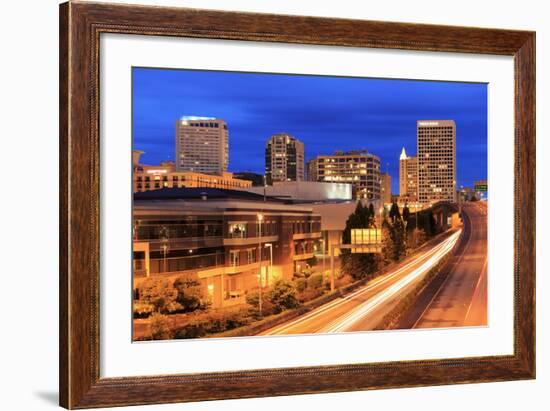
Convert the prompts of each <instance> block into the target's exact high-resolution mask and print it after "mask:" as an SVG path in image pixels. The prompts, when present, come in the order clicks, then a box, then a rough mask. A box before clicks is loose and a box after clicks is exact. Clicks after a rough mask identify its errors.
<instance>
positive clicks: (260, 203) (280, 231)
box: [133, 188, 321, 307]
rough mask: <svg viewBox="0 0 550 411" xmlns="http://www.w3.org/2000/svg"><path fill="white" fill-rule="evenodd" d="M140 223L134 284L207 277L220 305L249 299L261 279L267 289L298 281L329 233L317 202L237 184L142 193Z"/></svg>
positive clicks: (137, 197)
mask: <svg viewBox="0 0 550 411" xmlns="http://www.w3.org/2000/svg"><path fill="white" fill-rule="evenodd" d="M182 200H184V201H182ZM133 222H134V239H133V268H134V280H135V281H134V284H136V285H139V282H140V281H142V279H143V278H145V277H148V276H155V275H162V276H163V277H174V278H175V277H176V276H180V275H185V276H188V277H189V278H193V279H196V280H198V281H199V282H200V284H201V286H202V288H203V292H204V294H205V295H206V296H208V298H209V299H210V301H211V303H212V306H213V307H225V306H230V305H236V304H244V303H245V302H246V295H247V294H248V293H250V292H254V291H256V290H258V288H259V286H260V278H261V279H262V280H261V281H262V286H263V287H266V288H267V287H269V286H270V285H272V284H273V282H274V281H275V280H277V279H278V278H286V279H291V278H292V276H293V274H294V272H299V271H301V270H302V269H304V268H306V260H308V259H310V258H312V257H313V256H314V249H315V244H316V243H317V242H318V241H319V239H320V238H321V217H320V216H319V215H318V214H315V213H314V212H313V211H312V208H311V207H307V206H296V205H288V204H285V203H284V202H282V201H276V200H273V199H270V200H269V201H267V202H266V201H264V199H263V196H260V195H257V194H252V193H248V192H245V191H236V190H218V189H203V188H200V189H185V188H179V189H171V190H168V189H161V190H156V191H148V192H145V193H136V194H134V208H133ZM260 261H261V262H260ZM260 273H261V277H260Z"/></svg>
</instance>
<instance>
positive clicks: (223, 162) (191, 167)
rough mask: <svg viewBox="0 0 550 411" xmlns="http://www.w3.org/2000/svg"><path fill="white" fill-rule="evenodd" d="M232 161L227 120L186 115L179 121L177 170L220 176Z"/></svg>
mask: <svg viewBox="0 0 550 411" xmlns="http://www.w3.org/2000/svg"><path fill="white" fill-rule="evenodd" d="M228 164H229V133H228V131H227V124H226V123H225V121H224V120H220V119H217V118H213V117H196V116H184V117H182V118H180V119H179V120H178V121H177V123H176V171H178V172H180V171H193V172H196V173H205V174H217V175H221V174H222V173H223V172H225V171H227V167H228Z"/></svg>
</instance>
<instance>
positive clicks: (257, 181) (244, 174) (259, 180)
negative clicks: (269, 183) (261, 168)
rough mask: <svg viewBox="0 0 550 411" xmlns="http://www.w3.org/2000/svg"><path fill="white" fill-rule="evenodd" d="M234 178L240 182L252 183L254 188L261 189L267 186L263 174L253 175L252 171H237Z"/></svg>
mask: <svg viewBox="0 0 550 411" xmlns="http://www.w3.org/2000/svg"><path fill="white" fill-rule="evenodd" d="M233 177H234V178H238V179H239V180H247V181H251V182H252V187H259V186H263V185H264V184H265V177H264V176H263V175H262V174H258V173H252V172H250V171H236V172H234V173H233Z"/></svg>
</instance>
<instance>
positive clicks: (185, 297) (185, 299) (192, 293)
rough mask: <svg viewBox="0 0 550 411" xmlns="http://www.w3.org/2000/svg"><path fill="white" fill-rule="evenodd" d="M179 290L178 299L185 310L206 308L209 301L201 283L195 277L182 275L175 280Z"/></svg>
mask: <svg viewBox="0 0 550 411" xmlns="http://www.w3.org/2000/svg"><path fill="white" fill-rule="evenodd" d="M174 288H175V289H176V290H177V297H176V301H177V302H178V304H180V305H181V307H182V308H181V310H182V311H184V312H189V311H194V310H198V309H202V308H206V307H208V305H209V302H208V301H207V300H206V299H205V297H204V295H203V292H202V288H201V286H200V283H199V282H198V281H197V280H196V279H193V278H189V277H187V276H181V277H178V278H176V280H175V281H174Z"/></svg>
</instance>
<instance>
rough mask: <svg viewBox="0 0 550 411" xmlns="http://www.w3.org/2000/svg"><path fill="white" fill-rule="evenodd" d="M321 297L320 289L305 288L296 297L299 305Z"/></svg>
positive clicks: (321, 291)
mask: <svg viewBox="0 0 550 411" xmlns="http://www.w3.org/2000/svg"><path fill="white" fill-rule="evenodd" d="M321 295H323V290H322V289H321V288H306V289H305V290H304V291H302V292H301V293H299V294H298V295H297V299H298V301H300V302H301V303H305V302H307V301H311V300H314V299H315V298H317V297H320V296H321Z"/></svg>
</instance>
